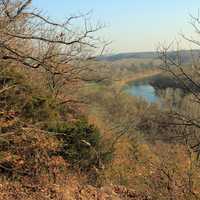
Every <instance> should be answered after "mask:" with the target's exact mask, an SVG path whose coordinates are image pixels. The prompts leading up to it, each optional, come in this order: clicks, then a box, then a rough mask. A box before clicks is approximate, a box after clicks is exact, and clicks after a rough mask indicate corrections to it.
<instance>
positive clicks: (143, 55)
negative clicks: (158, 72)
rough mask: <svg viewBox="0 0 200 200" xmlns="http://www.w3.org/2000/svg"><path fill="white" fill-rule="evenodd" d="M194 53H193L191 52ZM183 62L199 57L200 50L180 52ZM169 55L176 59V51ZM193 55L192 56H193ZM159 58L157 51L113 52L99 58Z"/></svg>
mask: <svg viewBox="0 0 200 200" xmlns="http://www.w3.org/2000/svg"><path fill="white" fill-rule="evenodd" d="M191 53H192V54H191ZM179 54H180V56H181V59H182V62H184V63H189V62H191V60H192V57H193V58H197V57H199V56H200V50H192V51H190V50H181V51H180V52H179ZM168 55H169V56H170V57H171V58H173V59H175V58H176V57H177V52H176V51H171V52H169V53H168ZM191 55H192V56H191ZM132 58H134V59H158V58H159V55H158V53H157V52H155V51H154V52H153V51H152V52H129V53H119V54H113V55H104V56H100V57H98V58H97V60H99V61H108V62H113V61H119V60H123V59H132Z"/></svg>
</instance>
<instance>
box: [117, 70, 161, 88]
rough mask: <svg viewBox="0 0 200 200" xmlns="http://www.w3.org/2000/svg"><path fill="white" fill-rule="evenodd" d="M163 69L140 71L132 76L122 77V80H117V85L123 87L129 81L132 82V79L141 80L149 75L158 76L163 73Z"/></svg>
mask: <svg viewBox="0 0 200 200" xmlns="http://www.w3.org/2000/svg"><path fill="white" fill-rule="evenodd" d="M161 73H162V71H161V70H158V69H157V70H151V71H150V70H149V71H146V72H138V73H136V74H134V75H132V76H130V77H127V78H125V79H122V80H119V81H116V86H117V87H118V88H122V87H123V86H124V85H127V84H128V83H130V82H132V81H137V80H141V79H145V78H148V77H152V76H156V75H159V74H161Z"/></svg>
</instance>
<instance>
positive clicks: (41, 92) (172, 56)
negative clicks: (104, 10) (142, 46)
mask: <svg viewBox="0 0 200 200" xmlns="http://www.w3.org/2000/svg"><path fill="white" fill-rule="evenodd" d="M196 22H197V23H198V22H199V21H198V20H196ZM77 24H78V28H77ZM92 24H94V23H93V19H90V15H89V14H79V15H72V16H69V17H68V18H67V19H66V20H65V21H64V22H61V23H58V22H55V21H54V20H51V18H49V17H46V16H45V15H44V14H43V13H42V12H41V11H39V10H38V9H37V8H35V7H34V6H33V5H32V1H31V0H2V1H0V200H13V199H15V200H50V199H55V200H109V199H110V200H120V199H121V200H193V199H194V200H197V199H199V198H200V166H199V155H200V142H199V136H200V135H199V128H200V122H199V117H200V96H199V92H200V79H199V75H200V74H199V66H200V65H199V56H198V55H199V51H198V50H193V51H190V52H189V51H180V52H179V51H178V50H177V51H170V49H168V48H164V47H162V48H160V49H159V51H158V52H157V53H152V52H147V53H128V54H119V55H113V56H104V55H103V53H104V50H105V48H106V47H107V46H108V44H110V42H109V41H105V40H101V39H100V38H99V37H97V35H98V34H99V33H98V31H100V30H101V29H102V28H104V26H103V25H101V24H99V23H97V24H96V25H95V24H94V25H92ZM190 42H196V41H190ZM155 75H156V76H155ZM143 79H145V81H146V79H147V82H148V84H151V86H153V87H154V89H155V91H156V94H157V96H158V98H159V101H157V102H153V103H151V102H148V101H147V100H145V99H143V98H138V97H136V96H131V95H129V94H127V93H126V92H125V90H124V86H125V85H126V84H128V83H130V82H131V83H132V82H133V83H134V81H136V80H137V81H138V80H141V81H143Z"/></svg>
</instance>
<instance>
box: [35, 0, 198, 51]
mask: <svg viewBox="0 0 200 200" xmlns="http://www.w3.org/2000/svg"><path fill="white" fill-rule="evenodd" d="M33 4H34V6H35V7H38V8H40V9H42V10H43V11H44V13H45V14H47V15H48V16H50V17H53V18H54V19H56V20H61V19H64V17H66V16H69V15H71V14H76V13H80V12H82V13H86V12H88V11H90V10H92V16H93V17H94V22H95V21H101V22H102V23H105V24H106V25H107V27H106V28H105V29H104V30H102V31H101V32H100V33H99V34H101V36H102V37H103V38H105V39H107V40H112V41H113V43H112V45H111V47H110V48H111V49H112V52H132V51H151V50H155V49H156V48H157V46H158V43H159V42H161V43H163V42H165V43H169V42H171V41H172V40H174V39H175V38H176V39H177V38H179V33H185V34H186V35H190V34H192V31H193V30H192V27H191V25H190V24H189V22H190V17H189V14H193V15H195V16H196V15H197V13H198V8H200V1H199V0H33ZM183 46H184V48H189V47H188V46H187V45H186V44H185V43H184V44H183Z"/></svg>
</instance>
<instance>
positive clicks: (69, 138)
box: [48, 119, 111, 170]
mask: <svg viewBox="0 0 200 200" xmlns="http://www.w3.org/2000/svg"><path fill="white" fill-rule="evenodd" d="M48 131H49V132H51V133H54V134H56V136H57V137H58V139H59V140H60V141H61V148H60V152H59V154H60V155H61V156H62V157H63V158H64V159H66V160H68V161H70V162H71V164H72V166H78V167H80V168H81V169H82V170H88V169H90V168H91V167H92V166H95V167H97V168H100V167H101V164H103V163H105V162H107V161H108V160H110V159H111V152H103V148H102V147H103V145H102V143H101V136H100V133H99V130H98V129H97V128H95V127H94V126H93V125H90V124H88V122H87V121H86V120H85V119H80V120H78V121H76V122H74V123H71V124H67V123H65V122H62V123H61V122H59V123H58V122H55V123H53V124H51V125H49V127H48Z"/></svg>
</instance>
